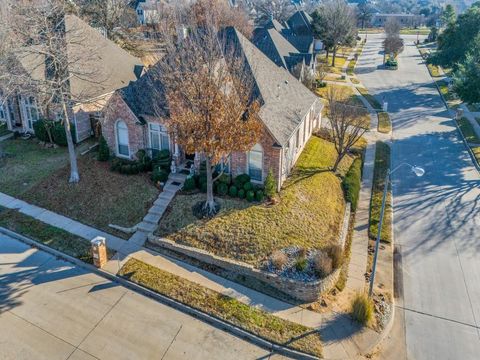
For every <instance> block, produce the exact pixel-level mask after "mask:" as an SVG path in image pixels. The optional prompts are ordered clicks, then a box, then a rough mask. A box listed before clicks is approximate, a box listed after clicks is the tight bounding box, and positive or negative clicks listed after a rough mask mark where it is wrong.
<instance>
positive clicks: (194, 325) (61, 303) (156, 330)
mask: <svg viewBox="0 0 480 360" xmlns="http://www.w3.org/2000/svg"><path fill="white" fill-rule="evenodd" d="M280 358H281V357H280V356H270V354H269V353H268V352H267V351H265V350H263V349H260V348H258V347H256V346H254V345H252V344H250V343H248V342H246V341H244V340H242V339H239V338H237V337H235V336H233V335H230V334H228V333H226V332H224V331H222V330H219V329H217V328H215V327H212V326H210V325H208V324H205V323H203V322H201V321H199V320H196V319H194V318H192V317H190V316H188V315H186V314H184V313H182V312H179V311H177V310H174V309H172V308H169V307H167V306H165V305H163V304H160V303H158V302H156V301H153V300H151V299H149V298H146V297H144V296H142V295H139V294H137V293H134V292H132V291H130V290H127V289H126V288H124V287H122V286H119V285H118V284H116V283H113V282H110V281H108V280H105V279H104V278H102V277H99V276H97V275H95V274H92V273H89V272H86V271H84V270H82V269H80V268H78V267H75V266H73V265H72V264H70V263H67V262H64V261H60V260H58V259H56V258H55V257H52V256H50V255H48V254H46V253H44V252H41V251H38V250H35V249H32V248H30V247H28V246H26V245H25V244H23V243H21V242H18V241H16V240H14V239H11V238H9V237H6V236H4V235H0V359H2V360H10V359H11V360H23V359H25V360H32V359H35V360H43V359H45V360H56V359H62V360H65V359H70V360H80V359H83V360H92V359H102V360H103V359H112V360H113V359H115V360H119V359H126V360H127V359H128V360H134V359H142V360H143V359H156V360H160V359H189V360H193V359H199V360H200V359H202V360H203V359H205V360H206V359H222V360H223V359H245V360H247V359H248V360H252V359H262V360H267V359H280Z"/></svg>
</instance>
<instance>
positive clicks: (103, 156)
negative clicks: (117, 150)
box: [97, 136, 110, 161]
mask: <svg viewBox="0 0 480 360" xmlns="http://www.w3.org/2000/svg"><path fill="white" fill-rule="evenodd" d="M97 159H98V160H99V161H108V159H110V149H109V148H108V144H107V141H106V140H105V138H104V137H103V136H100V141H99V143H98V156H97Z"/></svg>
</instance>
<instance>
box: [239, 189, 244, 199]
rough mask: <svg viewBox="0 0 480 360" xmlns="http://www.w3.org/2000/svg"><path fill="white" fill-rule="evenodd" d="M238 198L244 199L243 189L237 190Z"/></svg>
mask: <svg viewBox="0 0 480 360" xmlns="http://www.w3.org/2000/svg"><path fill="white" fill-rule="evenodd" d="M238 197H239V198H240V199H245V190H243V189H240V190H238Z"/></svg>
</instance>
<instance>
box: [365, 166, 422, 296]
mask: <svg viewBox="0 0 480 360" xmlns="http://www.w3.org/2000/svg"><path fill="white" fill-rule="evenodd" d="M403 165H406V166H408V167H410V169H411V170H412V172H413V173H414V174H415V175H417V176H418V177H421V176H423V175H424V174H425V170H424V169H422V168H421V167H418V166H414V165H410V164H409V163H401V164H400V165H398V166H397V167H396V168H395V169H393V170H392V171H390V169H388V170H387V175H386V176H385V185H384V189H383V198H382V207H381V209H380V221H379V223H378V233H377V240H376V241H375V253H374V255H373V267H372V275H371V276H370V288H369V290H368V297H372V295H373V285H374V283H375V274H376V272H377V258H378V248H379V247H380V239H381V236H382V226H383V217H384V216H385V206H386V203H387V193H388V187H389V186H390V180H391V175H392V174H393V173H394V172H395V171H397V170H398V169H399V168H400V167H401V166H403Z"/></svg>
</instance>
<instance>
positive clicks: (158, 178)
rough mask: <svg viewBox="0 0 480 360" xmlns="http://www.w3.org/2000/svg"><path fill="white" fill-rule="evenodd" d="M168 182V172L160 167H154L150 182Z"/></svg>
mask: <svg viewBox="0 0 480 360" xmlns="http://www.w3.org/2000/svg"><path fill="white" fill-rule="evenodd" d="M167 180H168V172H167V171H165V170H164V169H162V168H161V167H156V168H155V169H154V170H153V173H152V181H153V182H154V183H157V182H166V181H167Z"/></svg>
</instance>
